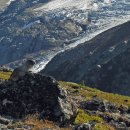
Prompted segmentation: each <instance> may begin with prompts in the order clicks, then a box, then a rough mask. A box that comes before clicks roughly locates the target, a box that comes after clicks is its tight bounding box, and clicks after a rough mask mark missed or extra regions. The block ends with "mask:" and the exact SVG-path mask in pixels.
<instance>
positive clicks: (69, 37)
mask: <svg viewBox="0 0 130 130" xmlns="http://www.w3.org/2000/svg"><path fill="white" fill-rule="evenodd" d="M8 1H9V0H8ZM8 1H6V0H4V1H3V0H2V1H0V5H5V3H6V2H8ZM11 1H12V2H11ZM7 4H8V6H7V8H5V10H4V11H3V12H2V13H1V14H0V50H1V51H0V57H1V60H0V64H8V65H9V66H11V67H13V68H14V67H15V65H16V66H19V65H20V64H21V62H22V61H23V59H26V58H34V59H36V61H37V65H36V67H35V70H36V71H39V70H41V69H43V68H44V66H45V64H46V63H47V62H48V61H49V60H51V58H52V57H54V55H56V54H57V53H58V52H59V51H61V50H62V51H63V50H66V48H71V47H73V46H76V45H77V44H80V43H83V41H86V40H88V38H90V37H93V35H96V34H97V33H100V32H102V31H103V30H106V29H108V28H110V27H113V26H115V25H118V24H121V23H124V22H125V21H128V20H129V14H130V11H129V10H130V6H129V5H130V3H129V2H128V1H122V0H100V1H99V0H67V1H66V0H44V1H43V0H33V1H32V0H10V1H9V2H8V3H7ZM91 35H92V36H91ZM75 41H76V44H74V45H73V43H75ZM68 45H70V46H68ZM3 54H4V55H3ZM9 63H10V64H9Z"/></svg>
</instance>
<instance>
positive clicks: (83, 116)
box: [74, 110, 103, 124]
mask: <svg viewBox="0 0 130 130" xmlns="http://www.w3.org/2000/svg"><path fill="white" fill-rule="evenodd" d="M90 121H96V122H98V123H101V122H103V119H102V118H101V117H99V116H91V115H88V114H87V113H86V112H85V111H83V110H79V113H78V115H77V117H76V118H75V121H74V124H82V123H87V122H90Z"/></svg>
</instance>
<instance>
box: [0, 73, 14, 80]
mask: <svg viewBox="0 0 130 130" xmlns="http://www.w3.org/2000/svg"><path fill="white" fill-rule="evenodd" d="M11 73H12V72H3V71H0V79H4V80H8V79H9V78H10V75H11Z"/></svg>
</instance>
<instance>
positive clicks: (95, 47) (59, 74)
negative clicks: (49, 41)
mask: <svg viewBox="0 0 130 130" xmlns="http://www.w3.org/2000/svg"><path fill="white" fill-rule="evenodd" d="M129 28H130V22H127V23H124V24H122V25H119V26H117V27H114V28H112V29H109V30H108V31H105V32H103V33H101V34H99V35H98V36H96V37H95V38H93V39H92V40H90V41H88V42H85V43H84V44H81V45H79V46H77V47H75V48H73V49H70V50H67V51H65V52H63V53H60V54H58V55H57V56H55V57H54V58H53V59H52V60H51V61H50V63H49V64H48V65H47V66H46V68H45V69H44V70H43V71H42V72H43V73H44V74H47V75H51V76H54V77H55V78H56V79H57V80H65V81H74V82H78V83H85V84H86V85H89V86H92V87H94V88H98V89H101V90H104V91H108V92H112V93H120V94H124V95H130V87H129V86H130V60H129V59H130V29H129Z"/></svg>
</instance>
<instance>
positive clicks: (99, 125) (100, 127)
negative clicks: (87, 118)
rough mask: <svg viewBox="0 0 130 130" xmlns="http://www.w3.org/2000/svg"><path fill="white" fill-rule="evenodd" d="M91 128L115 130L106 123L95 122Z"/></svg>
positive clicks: (95, 129)
mask: <svg viewBox="0 0 130 130" xmlns="http://www.w3.org/2000/svg"><path fill="white" fill-rule="evenodd" d="M93 130H115V129H114V128H113V127H112V126H110V125H108V124H106V123H97V124H96V125H95V127H94V129H93Z"/></svg>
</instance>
